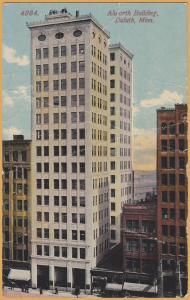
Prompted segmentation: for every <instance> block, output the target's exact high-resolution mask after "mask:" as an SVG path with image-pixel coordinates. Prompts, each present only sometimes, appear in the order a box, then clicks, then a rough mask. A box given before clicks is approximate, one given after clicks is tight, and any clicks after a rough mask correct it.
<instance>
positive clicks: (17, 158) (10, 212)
mask: <svg viewBox="0 0 190 300" xmlns="http://www.w3.org/2000/svg"><path fill="white" fill-rule="evenodd" d="M30 150H31V141H30V140H25V139H24V136H22V135H14V136H13V140H6V141H3V266H4V267H6V266H9V267H11V266H12V267H14V266H22V267H23V266H27V265H29V264H28V263H29V259H30V229H29V206H30V190H29V187H30V161H31V158H30Z"/></svg>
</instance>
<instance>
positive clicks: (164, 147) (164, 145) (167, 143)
mask: <svg viewBox="0 0 190 300" xmlns="http://www.w3.org/2000/svg"><path fill="white" fill-rule="evenodd" d="M186 148H187V147H186V141H185V140H184V139H179V140H178V147H177V146H176V141H175V140H174V139H172V140H161V151H163V152H167V151H175V150H179V151H184V150H185V149H186Z"/></svg>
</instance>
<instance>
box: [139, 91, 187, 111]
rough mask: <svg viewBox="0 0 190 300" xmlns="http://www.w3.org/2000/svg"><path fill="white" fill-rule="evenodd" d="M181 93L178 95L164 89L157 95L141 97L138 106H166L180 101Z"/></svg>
mask: <svg viewBox="0 0 190 300" xmlns="http://www.w3.org/2000/svg"><path fill="white" fill-rule="evenodd" d="M182 98H183V96H182V95H179V94H178V93H177V92H172V91H169V90H164V91H163V92H162V93H161V94H160V95H159V96H158V97H155V98H150V99H143V100H141V101H140V107H144V108H149V107H155V106H159V107H161V106H165V105H166V106H168V105H170V106H171V105H173V104H176V103H181V102H182Z"/></svg>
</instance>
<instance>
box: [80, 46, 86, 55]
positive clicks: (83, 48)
mask: <svg viewBox="0 0 190 300" xmlns="http://www.w3.org/2000/svg"><path fill="white" fill-rule="evenodd" d="M84 53H85V45H84V44H79V54H84Z"/></svg>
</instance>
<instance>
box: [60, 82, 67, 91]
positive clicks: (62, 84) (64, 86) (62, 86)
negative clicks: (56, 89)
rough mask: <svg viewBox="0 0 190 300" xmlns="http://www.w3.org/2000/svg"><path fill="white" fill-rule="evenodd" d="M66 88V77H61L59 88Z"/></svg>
mask: <svg viewBox="0 0 190 300" xmlns="http://www.w3.org/2000/svg"><path fill="white" fill-rule="evenodd" d="M66 88H67V81H66V79H61V90H62V91H63V90H66Z"/></svg>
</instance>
